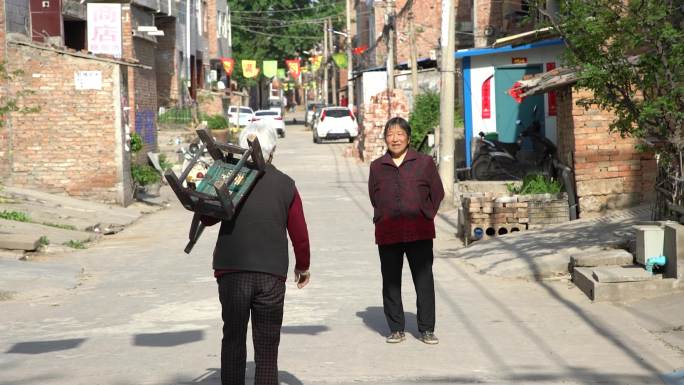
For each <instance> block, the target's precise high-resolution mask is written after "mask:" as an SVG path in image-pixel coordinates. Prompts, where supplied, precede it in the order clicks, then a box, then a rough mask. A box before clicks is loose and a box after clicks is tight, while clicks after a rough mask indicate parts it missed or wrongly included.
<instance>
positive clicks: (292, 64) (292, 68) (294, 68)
mask: <svg viewBox="0 0 684 385" xmlns="http://www.w3.org/2000/svg"><path fill="white" fill-rule="evenodd" d="M299 62H300V60H299V59H292V60H285V65H286V66H287V71H288V72H289V73H290V75H292V78H294V79H297V78H298V77H299V74H300V72H301V71H300V68H299Z"/></svg>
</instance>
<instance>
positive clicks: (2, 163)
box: [0, 1, 10, 178]
mask: <svg viewBox="0 0 684 385" xmlns="http://www.w3.org/2000/svg"><path fill="white" fill-rule="evenodd" d="M5 29H6V23H5V2H4V1H0V60H2V61H6V57H5V53H6V52H7V41H6V37H5ZM6 87H7V82H6V81H5V80H3V79H0V99H2V100H5V96H6V94H7V88H6ZM0 119H2V120H1V121H0V177H2V178H6V177H7V176H9V172H10V167H9V151H8V149H9V131H8V130H9V129H8V127H7V126H8V124H7V121H6V120H5V117H4V116H3V117H0Z"/></svg>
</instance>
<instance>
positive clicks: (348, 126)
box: [313, 107, 359, 143]
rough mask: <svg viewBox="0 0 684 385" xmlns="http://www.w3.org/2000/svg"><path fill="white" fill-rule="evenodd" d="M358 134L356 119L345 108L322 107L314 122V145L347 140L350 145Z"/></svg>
mask: <svg viewBox="0 0 684 385" xmlns="http://www.w3.org/2000/svg"><path fill="white" fill-rule="evenodd" d="M358 134H359V125H358V124H357V123H356V117H354V114H353V113H352V112H351V111H350V110H349V108H347V107H324V108H323V109H322V110H321V113H320V115H319V116H318V119H316V121H315V122H314V129H313V141H314V143H321V142H322V141H323V140H335V139H348V140H349V143H351V142H353V141H354V139H356V136H357V135H358Z"/></svg>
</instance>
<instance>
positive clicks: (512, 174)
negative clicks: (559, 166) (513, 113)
mask: <svg viewBox="0 0 684 385" xmlns="http://www.w3.org/2000/svg"><path fill="white" fill-rule="evenodd" d="M533 111H534V115H535V119H534V120H533V121H532V123H531V124H530V126H529V127H527V128H525V129H521V131H520V134H519V135H518V139H517V140H516V142H515V143H503V142H500V141H499V140H498V138H497V137H496V135H491V134H488V135H485V133H483V132H480V134H479V136H480V139H479V141H478V144H477V148H476V151H475V156H474V160H473V165H472V167H471V170H470V172H471V177H472V179H475V180H520V179H522V178H523V177H525V175H527V174H533V173H536V174H543V175H545V176H547V177H553V176H554V167H553V160H554V158H555V157H556V146H555V145H554V144H553V142H551V141H550V140H549V139H548V138H546V137H545V136H544V134H543V133H542V130H541V123H540V120H539V119H538V117H537V107H536V106H535V107H534V108H533ZM516 125H518V126H522V122H521V121H520V120H518V121H516Z"/></svg>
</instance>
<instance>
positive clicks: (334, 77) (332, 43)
mask: <svg viewBox="0 0 684 385" xmlns="http://www.w3.org/2000/svg"><path fill="white" fill-rule="evenodd" d="M328 33H329V35H328V42H329V43H330V56H332V55H334V54H335V34H334V33H333V24H332V19H331V18H328ZM330 71H331V73H330V78H331V79H330V82H331V83H332V104H333V105H335V106H336V105H338V103H337V68H336V66H335V63H334V62H332V63H330Z"/></svg>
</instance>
